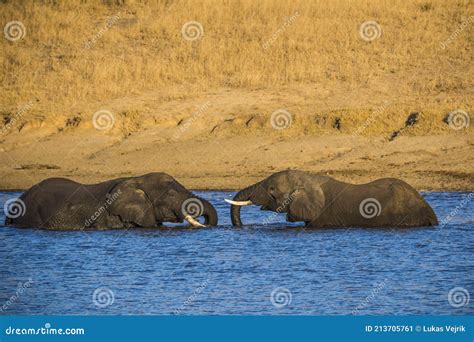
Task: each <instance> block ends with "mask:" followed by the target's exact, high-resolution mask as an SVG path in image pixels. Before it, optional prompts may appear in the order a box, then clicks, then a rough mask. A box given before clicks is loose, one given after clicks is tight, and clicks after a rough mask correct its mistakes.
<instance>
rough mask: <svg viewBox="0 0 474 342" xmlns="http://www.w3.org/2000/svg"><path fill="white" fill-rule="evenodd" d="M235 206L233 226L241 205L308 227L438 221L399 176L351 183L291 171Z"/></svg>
mask: <svg viewBox="0 0 474 342" xmlns="http://www.w3.org/2000/svg"><path fill="white" fill-rule="evenodd" d="M226 201H227V202H228V203H230V204H231V210H230V212H231V219H232V224H233V225H234V226H238V227H240V226H242V221H241V218H240V209H241V207H242V206H245V205H251V204H254V205H259V206H261V209H262V210H270V211H274V212H277V213H286V217H287V220H288V221H290V222H300V221H301V222H304V223H305V226H307V227H316V228H324V227H419V226H435V225H437V224H438V219H437V218H436V215H435V213H434V211H433V209H432V208H431V207H430V206H429V204H428V203H427V202H426V201H425V199H424V198H423V197H422V196H421V195H420V194H419V193H418V192H417V191H416V190H415V189H414V188H413V187H411V186H410V185H408V184H407V183H405V182H404V181H402V180H399V179H396V178H383V179H379V180H375V181H373V182H370V183H367V184H357V185H356V184H349V183H345V182H341V181H338V180H336V179H334V178H332V177H329V176H323V175H318V174H316V173H311V172H306V171H301V170H287V171H281V172H277V173H274V174H272V175H271V176H269V177H267V178H265V179H263V180H262V181H260V182H258V183H256V184H253V185H250V186H249V187H247V188H245V189H242V190H241V191H239V192H238V193H237V194H236V195H235V196H234V198H233V200H227V199H226Z"/></svg>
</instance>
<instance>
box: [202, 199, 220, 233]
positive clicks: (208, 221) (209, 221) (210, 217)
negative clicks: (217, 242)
mask: <svg viewBox="0 0 474 342" xmlns="http://www.w3.org/2000/svg"><path fill="white" fill-rule="evenodd" d="M199 200H200V201H201V202H202V204H203V206H204V212H203V214H202V216H203V217H204V224H205V225H206V226H217V212H216V209H215V208H214V206H213V205H212V204H211V203H209V202H208V201H206V200H205V199H203V198H199Z"/></svg>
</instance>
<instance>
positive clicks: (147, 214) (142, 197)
mask: <svg viewBox="0 0 474 342" xmlns="http://www.w3.org/2000/svg"><path fill="white" fill-rule="evenodd" d="M138 185H139V184H138V182H137V181H136V180H134V179H129V180H125V181H122V182H120V183H119V184H117V185H116V186H115V187H113V188H112V190H110V192H109V193H108V194H107V197H108V198H107V203H110V205H109V206H108V207H107V209H108V211H109V213H110V214H112V215H116V216H119V217H120V219H121V220H122V222H124V223H132V224H134V225H137V226H140V227H152V226H154V225H155V223H156V220H155V210H154V207H153V203H152V202H151V201H150V199H149V198H148V195H147V194H146V193H145V191H143V190H142V189H140V187H139V186H138Z"/></svg>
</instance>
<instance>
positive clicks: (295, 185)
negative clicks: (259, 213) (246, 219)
mask: <svg viewBox="0 0 474 342" xmlns="http://www.w3.org/2000/svg"><path fill="white" fill-rule="evenodd" d="M327 180H328V178H327V177H324V176H317V175H312V174H308V173H306V172H303V171H298V170H288V171H282V172H278V173H275V174H273V175H271V176H270V177H268V178H266V179H264V180H262V181H260V182H258V183H256V184H253V185H251V186H249V187H247V188H245V189H242V190H241V191H239V192H238V193H237V194H236V195H235V197H234V199H233V200H232V201H231V200H226V201H227V202H228V203H230V204H231V205H232V206H231V219H232V224H233V225H234V226H242V221H241V220H240V208H241V207H242V206H245V205H251V204H255V205H259V206H261V209H262V210H271V211H274V212H278V213H287V219H288V220H289V221H291V222H296V221H304V222H311V221H313V220H315V219H316V218H318V216H319V215H320V214H321V212H322V210H323V207H324V204H325V197H324V192H323V190H322V188H321V185H322V184H324V183H325V182H326V181H327Z"/></svg>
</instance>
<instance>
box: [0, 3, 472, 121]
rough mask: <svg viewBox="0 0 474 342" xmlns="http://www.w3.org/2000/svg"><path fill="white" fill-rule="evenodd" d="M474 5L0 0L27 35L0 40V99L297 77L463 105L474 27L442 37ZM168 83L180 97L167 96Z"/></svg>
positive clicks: (277, 82) (77, 102) (48, 102)
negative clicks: (376, 34)
mask: <svg viewBox="0 0 474 342" xmlns="http://www.w3.org/2000/svg"><path fill="white" fill-rule="evenodd" d="M117 3H118V4H117ZM473 7H474V6H473V2H472V1H469V0H450V1H446V0H431V1H428V0H423V1H405V0H378V1H369V0H367V1H362V0H335V1H278V0H274V1H159V2H157V3H154V2H153V3H152V4H145V2H143V3H141V2H133V1H130V2H129V1H125V2H124V3H122V1H104V2H103V3H102V2H95V1H91V2H86V1H84V2H83V3H82V4H81V5H79V6H78V5H76V4H75V3H74V2H70V1H42V2H33V1H24V2H11V3H10V2H9V3H2V4H0V9H1V10H0V18H1V21H0V22H1V24H2V25H5V24H6V23H7V22H9V21H11V20H19V21H21V22H22V23H23V24H24V25H25V27H26V30H27V31H26V36H25V37H24V38H23V39H21V40H19V41H16V42H10V41H8V40H6V39H2V40H1V42H0V44H1V55H2V64H1V71H0V80H1V82H2V85H3V89H2V92H1V95H0V96H1V106H2V110H3V111H7V112H8V111H13V110H15V108H16V107H17V106H18V105H20V104H22V103H26V102H28V101H32V100H33V101H35V102H36V104H35V111H36V112H40V113H43V114H47V115H52V114H65V113H66V114H71V112H72V110H73V108H74V110H78V111H88V110H94V109H97V106H98V104H100V103H104V102H107V101H110V100H111V99H114V98H122V97H124V96H134V95H138V94H141V93H143V92H146V91H154V90H160V94H161V95H160V100H163V101H166V100H169V99H180V98H181V99H185V98H187V97H189V96H193V94H200V93H206V92H208V91H209V90H211V89H219V88H222V87H226V88H234V89H235V88H244V89H260V88H265V89H272V90H275V89H279V88H280V87H282V86H292V85H301V84H305V85H309V86H311V87H314V88H319V89H325V90H326V89H333V88H338V89H339V88H344V89H347V90H348V92H350V91H351V89H355V88H357V89H361V88H362V89H364V88H366V89H367V90H368V91H370V90H371V89H379V88H380V87H387V85H389V86H390V87H393V88H395V89H397V90H398V91H403V92H404V93H407V94H417V95H419V96H420V97H423V99H422V101H423V102H432V104H436V102H434V101H435V100H433V98H434V97H436V96H438V95H439V94H444V95H446V96H445V97H443V98H442V99H441V100H437V101H438V102H441V105H443V104H448V107H452V109H456V106H457V107H459V106H464V109H465V110H469V109H470V107H471V103H469V96H472V89H473V88H472V80H471V76H472V65H473V63H472V50H471V46H472V37H473V34H472V33H473V32H472V27H473V25H472V24H473V22H472V21H471V23H470V24H469V25H467V26H466V27H465V29H464V30H463V32H461V33H460V34H459V35H457V36H456V39H454V40H453V41H452V42H450V43H449V45H448V46H447V48H446V49H441V48H440V43H442V42H445V41H446V40H447V39H448V38H449V37H450V36H451V35H452V34H453V33H454V32H455V30H456V29H457V28H458V27H459V25H461V24H462V22H463V20H466V18H468V17H469V15H471V14H472V12H473ZM191 20H196V21H198V22H200V23H201V24H202V26H203V28H204V35H203V37H202V39H200V40H197V41H193V42H190V41H187V40H185V39H183V36H182V33H181V29H182V26H183V24H184V23H186V22H188V21H191ZM367 20H375V21H377V22H378V23H379V24H380V25H381V27H382V30H383V33H382V36H381V37H380V38H379V39H376V40H374V41H372V42H370V43H369V42H366V41H364V40H362V39H361V38H360V36H359V27H360V25H361V23H363V22H365V21H367ZM107 22H109V23H110V26H111V27H110V28H107ZM273 38H274V39H273ZM94 39H96V40H97V41H96V42H95V43H94V44H92V46H91V47H90V48H86V45H87V44H88V42H90V41H92V40H94ZM270 40H272V41H271V44H268V42H269V41H270ZM264 44H268V47H267V48H266V49H265V48H264V47H263V46H264ZM177 85H182V86H185V87H186V88H185V89H186V90H185V92H181V93H179V92H178V93H176V92H174V93H170V94H171V95H167V94H166V89H170V87H175V86H177ZM163 92H164V94H163ZM369 97H370V96H369ZM427 98H431V99H430V100H429V101H428V100H427ZM471 98H472V97H471ZM395 101H397V102H401V103H403V102H404V101H403V98H401V99H400V98H398V99H395ZM360 105H361V107H364V106H363V103H361V104H360ZM466 107H469V108H466ZM131 109H133V108H131Z"/></svg>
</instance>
